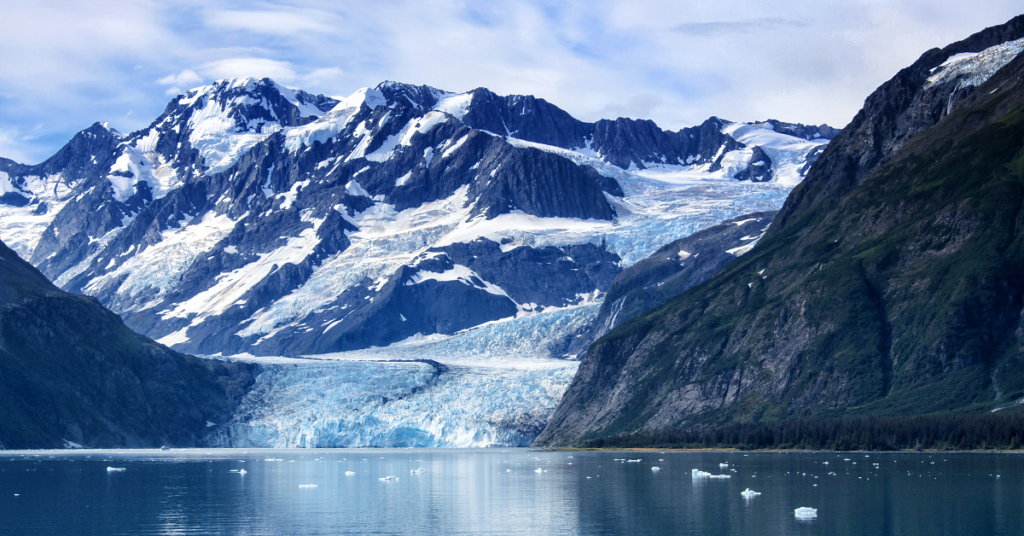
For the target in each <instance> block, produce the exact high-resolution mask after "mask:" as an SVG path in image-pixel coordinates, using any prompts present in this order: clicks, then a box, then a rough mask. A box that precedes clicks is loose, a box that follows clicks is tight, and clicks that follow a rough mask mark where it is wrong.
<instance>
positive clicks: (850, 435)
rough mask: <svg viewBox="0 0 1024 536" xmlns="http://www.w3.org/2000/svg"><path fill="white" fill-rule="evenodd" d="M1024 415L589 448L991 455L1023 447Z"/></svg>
mask: <svg viewBox="0 0 1024 536" xmlns="http://www.w3.org/2000/svg"><path fill="white" fill-rule="evenodd" d="M1022 443H1024V414H1011V415H999V414H993V413H989V414H942V415H922V416H916V417H888V418H877V417H844V418H836V419H791V420H784V421H776V422H759V423H732V424H725V425H719V426H705V427H699V428H690V429H679V430H662V431H658V432H641V433H633V434H621V435H615V436H611V437H605V438H599V439H593V440H589V441H586V442H584V443H583V445H582V446H584V447H588V448H738V449H807V450H915V449H939V450H979V449H981V450H986V449H1020V448H1022V447H1024V445H1022Z"/></svg>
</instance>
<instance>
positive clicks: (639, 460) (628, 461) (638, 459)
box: [626, 458, 642, 463]
mask: <svg viewBox="0 0 1024 536" xmlns="http://www.w3.org/2000/svg"><path fill="white" fill-rule="evenodd" d="M641 461H642V460H641V459H640V458H637V459H635V460H626V463H640V462H641Z"/></svg>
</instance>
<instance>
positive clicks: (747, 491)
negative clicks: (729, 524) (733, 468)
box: [740, 488, 761, 499]
mask: <svg viewBox="0 0 1024 536" xmlns="http://www.w3.org/2000/svg"><path fill="white" fill-rule="evenodd" d="M760 494H761V492H760V491H754V490H752V489H750V488H747V489H745V490H743V491H741V492H740V495H742V496H743V498H744V499H752V498H754V497H756V496H758V495H760Z"/></svg>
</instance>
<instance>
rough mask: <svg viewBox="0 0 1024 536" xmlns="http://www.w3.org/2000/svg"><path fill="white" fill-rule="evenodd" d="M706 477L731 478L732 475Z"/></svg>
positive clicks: (709, 476) (710, 476)
mask: <svg viewBox="0 0 1024 536" xmlns="http://www.w3.org/2000/svg"><path fill="white" fill-rule="evenodd" d="M708 478H732V475H708Z"/></svg>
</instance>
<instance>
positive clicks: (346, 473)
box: [345, 471, 356, 476]
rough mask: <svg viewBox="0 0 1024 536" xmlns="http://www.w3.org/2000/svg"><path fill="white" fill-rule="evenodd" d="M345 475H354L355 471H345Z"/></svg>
mask: <svg viewBox="0 0 1024 536" xmlns="http://www.w3.org/2000/svg"><path fill="white" fill-rule="evenodd" d="M345 476H356V472H355V471H345Z"/></svg>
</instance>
